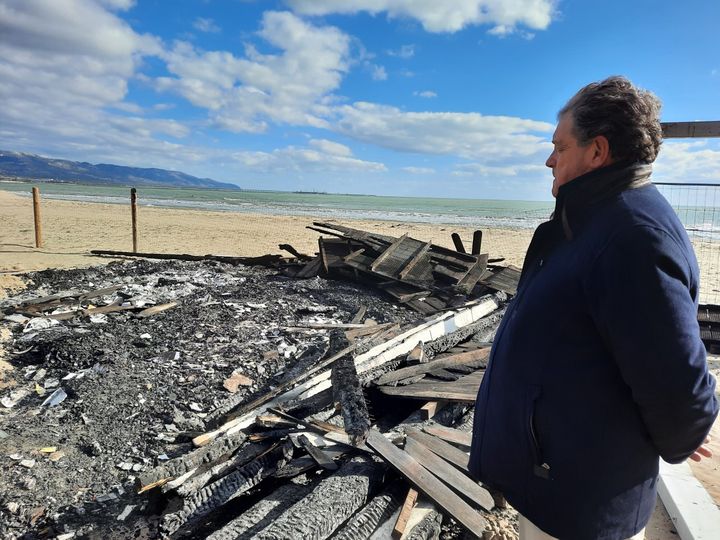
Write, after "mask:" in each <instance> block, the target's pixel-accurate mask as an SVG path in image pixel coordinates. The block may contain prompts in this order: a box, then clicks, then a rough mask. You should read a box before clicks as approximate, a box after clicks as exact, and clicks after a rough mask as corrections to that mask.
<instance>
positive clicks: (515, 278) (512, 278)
mask: <svg viewBox="0 0 720 540" xmlns="http://www.w3.org/2000/svg"><path fill="white" fill-rule="evenodd" d="M519 281H520V269H519V268H516V267H514V266H507V267H505V268H503V269H502V270H500V271H499V272H495V273H493V275H492V276H490V277H489V278H484V277H483V278H480V283H482V284H483V285H487V286H488V287H490V288H493V289H495V290H498V291H503V292H506V293H510V294H515V293H516V292H517V286H518V282H519Z"/></svg>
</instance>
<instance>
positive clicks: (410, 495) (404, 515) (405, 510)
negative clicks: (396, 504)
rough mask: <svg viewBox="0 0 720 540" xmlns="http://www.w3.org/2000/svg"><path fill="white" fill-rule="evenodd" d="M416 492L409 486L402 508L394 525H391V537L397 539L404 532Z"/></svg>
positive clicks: (416, 496)
mask: <svg viewBox="0 0 720 540" xmlns="http://www.w3.org/2000/svg"><path fill="white" fill-rule="evenodd" d="M417 498H418V492H417V490H415V489H413V488H410V489H409V490H408V492H407V495H406V496H405V502H403V505H402V509H401V510H400V514H399V515H398V518H397V521H396V522H395V526H394V527H393V531H392V537H393V538H395V539H396V540H399V539H400V538H401V537H402V535H403V534H405V528H406V527H407V524H408V519H410V512H412V509H413V507H414V506H415V503H416V502H417Z"/></svg>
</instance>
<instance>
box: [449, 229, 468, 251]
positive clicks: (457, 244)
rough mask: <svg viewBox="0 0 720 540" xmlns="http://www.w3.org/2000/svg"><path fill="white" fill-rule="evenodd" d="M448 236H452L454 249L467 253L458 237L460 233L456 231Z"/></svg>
mask: <svg viewBox="0 0 720 540" xmlns="http://www.w3.org/2000/svg"><path fill="white" fill-rule="evenodd" d="M450 238H452V241H453V244H454V245H455V251H457V252H458V253H467V251H466V250H465V246H464V245H463V241H462V238H460V235H459V234H458V233H456V232H454V233H452V234H451V235H450Z"/></svg>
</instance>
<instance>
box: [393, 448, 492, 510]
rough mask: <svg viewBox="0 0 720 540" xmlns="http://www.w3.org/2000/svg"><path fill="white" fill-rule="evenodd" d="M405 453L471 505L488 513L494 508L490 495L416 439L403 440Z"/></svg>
mask: <svg viewBox="0 0 720 540" xmlns="http://www.w3.org/2000/svg"><path fill="white" fill-rule="evenodd" d="M405 451H406V452H407V453H408V454H410V456H411V457H412V458H413V459H415V461H417V462H418V463H419V464H420V465H422V466H423V467H425V468H426V469H427V470H428V471H430V472H431V473H432V474H434V475H435V476H437V477H438V478H439V479H440V480H442V481H443V482H445V484H447V485H448V486H449V487H450V488H452V489H453V490H454V491H455V492H457V493H458V494H459V495H460V496H462V497H464V498H465V499H467V500H468V501H469V502H470V503H471V504H477V505H479V506H481V507H482V508H483V509H485V510H487V511H490V510H492V509H493V507H494V506H495V502H494V501H493V498H492V495H490V493H489V492H488V490H486V489H485V488H483V487H481V486H479V485H478V484H477V483H476V482H475V481H473V480H471V479H470V478H468V477H467V476H465V475H464V474H463V473H461V472H460V471H459V470H457V469H456V468H455V467H453V466H452V465H450V464H449V463H448V462H447V461H445V460H444V459H442V458H441V457H438V455H437V454H435V453H433V452H431V451H430V450H429V449H427V448H425V447H424V446H423V445H422V444H421V443H420V442H419V441H418V440H417V439H412V438H407V439H406V440H405Z"/></svg>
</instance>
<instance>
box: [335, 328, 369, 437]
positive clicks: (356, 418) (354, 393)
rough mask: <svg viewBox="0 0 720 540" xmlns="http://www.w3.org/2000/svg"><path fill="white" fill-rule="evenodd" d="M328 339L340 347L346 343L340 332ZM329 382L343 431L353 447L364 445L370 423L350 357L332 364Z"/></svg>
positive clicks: (347, 356)
mask: <svg viewBox="0 0 720 540" xmlns="http://www.w3.org/2000/svg"><path fill="white" fill-rule="evenodd" d="M330 339H331V342H332V340H338V341H339V343H340V345H339V346H341V347H344V345H345V344H346V343H347V341H346V340H345V338H344V336H343V335H342V333H340V332H333V333H332V334H331V336H330ZM331 380H332V387H333V395H334V397H335V401H336V402H337V403H339V404H340V410H341V411H342V416H343V421H344V424H345V431H346V432H347V434H348V435H349V436H350V441H351V442H352V444H353V445H359V444H362V443H364V442H365V437H366V436H367V432H368V430H369V429H370V425H371V422H370V417H369V415H368V408H367V404H366V403H365V396H364V395H363V391H362V387H361V386H360V380H359V379H358V374H357V370H356V368H355V362H354V359H353V357H352V355H350V354H348V355H345V356H343V357H342V358H340V359H338V360H337V361H336V362H335V363H334V364H333V366H332V373H331Z"/></svg>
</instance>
